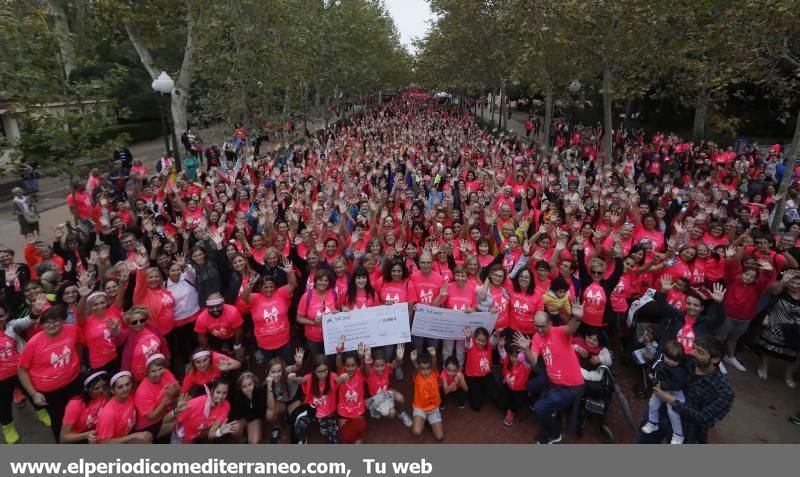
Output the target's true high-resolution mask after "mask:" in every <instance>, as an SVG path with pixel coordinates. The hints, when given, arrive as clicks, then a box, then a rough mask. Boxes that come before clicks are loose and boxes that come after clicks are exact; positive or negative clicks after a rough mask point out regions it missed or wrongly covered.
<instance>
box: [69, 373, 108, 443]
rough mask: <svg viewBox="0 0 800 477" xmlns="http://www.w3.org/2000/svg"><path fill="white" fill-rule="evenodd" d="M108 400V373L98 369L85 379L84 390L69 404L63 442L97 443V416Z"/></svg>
mask: <svg viewBox="0 0 800 477" xmlns="http://www.w3.org/2000/svg"><path fill="white" fill-rule="evenodd" d="M107 402H108V373H106V372H105V371H96V372H94V373H92V374H90V375H89V376H87V377H86V379H84V380H83V392H81V394H80V395H79V396H76V397H74V398H72V399H71V400H70V401H69V404H67V408H66V410H65V411H64V424H63V425H62V427H61V443H62V444H86V443H88V444H94V443H96V442H97V432H96V430H95V428H96V425H97V416H98V415H99V414H100V410H101V409H103V406H105V405H106V403H107Z"/></svg>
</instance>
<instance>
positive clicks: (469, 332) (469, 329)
mask: <svg viewBox="0 0 800 477" xmlns="http://www.w3.org/2000/svg"><path fill="white" fill-rule="evenodd" d="M464 337H465V338H467V340H471V339H472V327H470V326H465V327H464Z"/></svg>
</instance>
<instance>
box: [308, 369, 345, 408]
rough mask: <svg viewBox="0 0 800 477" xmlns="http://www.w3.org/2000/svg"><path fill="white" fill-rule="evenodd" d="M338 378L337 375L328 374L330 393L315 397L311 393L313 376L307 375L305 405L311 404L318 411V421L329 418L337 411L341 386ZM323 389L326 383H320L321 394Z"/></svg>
mask: <svg viewBox="0 0 800 477" xmlns="http://www.w3.org/2000/svg"><path fill="white" fill-rule="evenodd" d="M336 378H337V376H336V373H328V380H329V381H330V387H329V388H328V393H327V394H323V395H321V396H314V395H313V394H312V393H311V375H310V374H306V375H305V380H306V381H305V382H304V383H303V394H304V395H305V397H306V400H305V403H306V404H310V405H311V407H313V408H314V409H316V410H317V412H316V416H317V419H322V418H323V417H328V416H330V415H331V414H333V412H334V411H336V392H337V390H338V388H339V385H338V384H337V383H336ZM323 389H324V383H319V392H322V391H323Z"/></svg>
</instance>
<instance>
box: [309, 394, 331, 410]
mask: <svg viewBox="0 0 800 477" xmlns="http://www.w3.org/2000/svg"><path fill="white" fill-rule="evenodd" d="M327 402H328V395H327V394H326V395H324V396H319V397H314V399H313V401H311V407H313V408H318V407H325V404H327Z"/></svg>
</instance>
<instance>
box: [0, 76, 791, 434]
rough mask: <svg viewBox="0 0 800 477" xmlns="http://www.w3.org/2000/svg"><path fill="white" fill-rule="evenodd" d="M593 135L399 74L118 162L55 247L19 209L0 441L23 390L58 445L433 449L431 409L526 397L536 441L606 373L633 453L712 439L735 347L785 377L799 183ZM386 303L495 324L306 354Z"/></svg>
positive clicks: (591, 394)
mask: <svg viewBox="0 0 800 477" xmlns="http://www.w3.org/2000/svg"><path fill="white" fill-rule="evenodd" d="M603 134H604V132H603V131H602V130H598V129H597V128H594V129H590V128H581V127H575V126H572V125H566V124H558V125H557V127H556V133H555V138H554V139H553V140H552V141H551V142H552V146H553V147H552V148H546V147H545V148H542V147H539V146H538V145H537V144H536V143H535V142H533V143H528V142H527V141H523V139H522V138H519V137H515V136H508V135H504V134H499V135H494V134H491V133H490V132H487V131H484V130H482V129H481V128H480V127H479V126H478V124H477V123H476V120H475V119H474V118H473V116H471V115H470V114H468V113H464V112H460V111H459V109H458V108H454V107H452V106H447V105H441V104H438V103H437V102H436V101H434V100H433V99H432V98H431V97H430V96H429V95H427V94H426V93H425V92H423V91H419V90H414V89H411V90H407V91H406V92H404V93H403V94H402V95H401V96H399V97H397V98H395V99H393V100H392V101H390V102H387V103H385V104H383V105H381V106H379V107H376V108H374V109H372V110H369V111H365V112H363V114H360V115H358V116H355V117H354V118H353V120H352V123H349V124H344V125H339V126H336V127H333V128H328V129H323V130H321V131H320V132H319V133H317V134H315V135H313V136H312V137H311V138H310V139H308V140H307V141H305V142H304V143H298V144H293V145H289V144H273V147H271V148H263V147H261V142H262V136H264V135H265V133H263V132H260V133H258V134H257V135H254V138H253V141H252V142H250V141H248V140H247V134H246V131H245V129H244V128H243V127H238V128H237V130H236V133H235V134H234V138H233V139H232V140H231V141H230V147H228V146H226V147H224V148H223V149H224V151H220V150H219V149H218V148H212V147H209V148H206V149H205V150H203V148H202V147H200V148H196V143H193V142H186V147H187V149H191V150H195V152H196V154H193V155H191V157H193V158H194V159H195V160H196V163H195V161H191V164H190V165H191V166H192V167H186V168H183V171H181V172H180V173H179V172H178V171H177V169H176V167H175V161H174V160H173V159H172V158H171V157H170V156H168V155H167V156H164V157H162V158H161V159H160V160H159V162H158V164H157V165H156V168H155V169H156V170H154V171H153V170H150V169H149V168H148V167H147V166H145V165H144V164H143V161H142V160H141V159H140V158H135V159H134V158H133V155H132V154H131V153H130V151H128V150H121V151H119V152H118V154H117V155H116V156H115V157H116V161H115V163H114V165H113V167H112V169H111V171H110V172H109V173H107V174H101V173H100V172H99V171H97V170H95V171H92V173H91V174H90V175H89V177H88V178H87V179H86V180H83V181H80V182H78V183H76V184H75V185H74V189H73V191H72V192H70V193H69V195H68V197H67V199H66V201H67V204H68V206H69V210H70V212H71V215H72V217H70V218H69V220H65V222H64V223H62V224H59V225H58V226H57V227H56V228H55V231H54V236H53V240H52V241H44V240H41V238H40V237H39V234H38V227H37V228H36V229H32V227H30V226H28V225H29V224H28V223H27V221H26V222H24V223H23V221H22V220H21V221H20V225H21V229H22V230H21V232H22V233H23V234H25V236H26V242H27V244H26V246H25V249H24V251H15V250H0V274H2V277H3V284H4V289H3V294H2V305H1V306H0V330H2V331H1V332H0V424H2V430H3V435H4V437H5V440H6V442H8V443H13V442H17V441H19V440H20V436H19V433H18V430H17V428H16V427H15V423H14V419H13V416H14V412H13V407H14V406H15V405H19V404H21V403H25V402H28V403H29V405H31V406H33V407H34V408H35V410H36V416H37V417H38V421H39V422H40V423H41V424H42V425H44V426H47V427H50V428H51V429H52V433H53V437H54V438H55V440H56V441H57V442H61V443H192V442H214V441H220V442H249V443H259V442H273V443H275V442H280V441H281V440H282V439H281V437H282V435H283V433H284V432H286V431H287V430H288V434H289V440H290V441H291V442H293V443H305V442H308V439H309V434H310V430H311V429H312V428H318V430H319V433H320V434H321V435H322V436H323V438H324V439H325V440H327V441H328V442H330V443H339V442H342V443H360V442H369V433H368V432H367V428H368V424H369V423H370V422H371V421H374V420H376V419H397V420H398V421H399V422H401V423H402V424H403V425H404V426H406V427H408V428H409V432H410V433H412V434H413V435H422V434H423V433H426V432H431V433H432V434H433V436H434V437H435V439H436V440H443V439H445V427H446V426H445V423H444V419H443V415H442V413H441V412H440V411H441V409H443V408H444V407H445V406H446V405H450V403H452V404H454V405H456V406H458V407H466V406H467V405H468V406H469V408H470V410H469V411H465V412H481V410H482V409H484V408H485V407H487V406H488V405H493V406H497V407H499V408H500V409H501V410H502V411H503V424H504V425H506V426H512V425H515V424H514V423H515V416H516V415H517V414H518V413H520V412H527V411H526V408H528V407H530V409H531V411H532V412H533V414H534V415H535V416H536V418H535V419H533V420H531V421H529V422H535V423H536V426H535V428H536V429H537V433H536V435H535V440H536V442H539V443H555V442H560V441H561V440H562V438H563V437H564V435H565V433H566V432H567V431H568V430H565V429H562V424H561V419H560V418H559V415H561V414H563V415H565V416H566V415H568V414H574V413H576V412H577V409H578V408H579V407H580V406H582V405H583V403H584V402H585V401H586V400H587V399H588V400H591V399H592V398H598V396H599V397H600V398H602V397H603V394H604V393H607V386H604V385H603V384H602V383H603V381H604V380H607V379H611V378H612V377H613V375H614V374H616V373H617V372H619V370H618V368H619V367H620V366H630V367H636V366H639V367H642V368H643V369H644V370H645V375H646V376H647V377H648V388H651V389H652V397H650V401H649V406H648V412H647V413H646V415H644V416H643V417H642V422H641V429H640V432H639V436H638V438H637V442H663V441H664V440H666V441H668V442H671V443H673V444H680V443H683V442H686V443H698V442H700V443H703V442H707V440H708V431H709V430H710V429H712V428H713V427H714V425H715V424H716V423H717V422H719V421H720V420H721V419H723V418H724V417H725V416H726V415H727V414H728V413H729V412H730V410H731V407H732V404H733V400H734V391H733V389H732V387H731V385H730V384H729V383H728V380H727V377H726V374H725V373H727V372H746V369H745V366H744V365H743V364H742V362H741V361H740V360H739V358H737V352H741V348H742V346H743V345H745V344H747V345H748V346H749V347H751V348H752V349H754V350H756V351H757V352H758V354H759V356H760V362H759V363H758V366H757V373H758V376H759V377H761V378H762V379H767V374H768V371H769V368H768V365H769V364H770V362H771V361H775V360H776V359H777V360H781V361H784V362H785V363H786V364H785V366H784V372H785V376H784V378H785V383H786V386H788V387H789V388H795V387H796V381H795V379H794V373H795V371H796V370H797V365H798V357H800V272H798V270H797V268H798V260H800V248H798V244H800V241H799V240H800V219H798V216H797V211H796V205H797V204H798V191H797V190H796V188H795V186H796V181H795V180H793V181H792V187H791V188H790V190H789V192H788V200H787V213H786V214H785V215H784V217H775V216H774V208H775V205H776V203H777V202H778V201H779V200H780V198H781V197H780V196H779V194H777V193H776V190H777V188H778V183H779V181H780V180H781V177H782V176H783V175H785V174H793V175H794V174H797V173H798V171H796V170H795V171H792V170H788V169H787V168H786V166H785V161H784V160H783V156H782V153H781V151H780V150H779V149H778V150H776V149H772V150H771V151H770V153H769V155H768V156H763V155H761V154H759V151H758V150H757V149H753V150H748V151H746V152H744V153H741V154H736V153H735V152H733V151H732V150H731V149H730V148H728V149H721V148H718V147H717V146H715V145H713V144H710V143H703V144H700V145H696V144H691V143H687V142H685V141H683V140H681V139H679V138H677V137H675V136H674V135H665V134H662V133H657V134H655V135H654V136H652V137H650V138H647V137H645V135H644V133H637V134H622V133H617V134H615V136H614V143H615V147H614V154H615V155H614V157H613V158H608V160H605V159H606V158H603V157H602V152H600V151H601V150H602V148H600V147H598V146H599V144H600V141H601V140H602V137H603ZM201 152H202V154H201ZM19 207H20V211H21V212H22V213H24V207H23V205H20V206H19ZM65 219H67V218H66V217H65ZM773 220H777V221H779V222H781V223H782V229H783V232H782V233H780V234H779V235H778V236H776V235H774V234H772V233H771V232H770V224H771V222H772V221H773ZM23 225H25V226H23ZM19 252H22V253H19ZM19 255H22V257H19ZM396 303H408V310H409V316H410V317H411V319H412V320H413V317H414V311H415V307H416V305H417V304H425V305H432V306H437V307H445V308H448V309H451V310H458V311H464V312H471V311H488V312H491V313H494V314H496V316H497V319H496V322H495V326H494V329H484V328H478V329H470V328H469V327H465V329H464V336H463V339H455V340H443V341H440V340H432V339H428V338H423V337H419V336H412V340H411V342H409V343H397V344H396V345H392V346H386V347H380V348H371V349H370V348H369V347H366V346H364V345H363V344H358V346H357V350H356V351H353V352H347V353H344V352H342V351H343V350H344V349H345V344H346V343H349V339H348V337H347V336H342V337H337V339H338V343H339V346H338V348H337V353H336V354H335V355H326V354H325V348H324V345H323V338H324V337H323V328H322V326H321V321H322V318H323V317H324V316H326V315H327V314H330V313H336V312H337V311H345V310H353V309H360V308H368V307H374V306H381V305H386V304H396ZM350 344H355V343H350ZM352 347H353V346H351V348H352ZM634 357H635V358H636V359H633V358H634ZM725 367H727V368H728V369H727V370H726V369H725ZM731 370H732V371H731ZM409 373H410V374H409ZM407 375H408V377H407ZM406 379H408V380H410V381H411V391H410V392H408V391H407V392H405V395H404V393H402V392H400V391H399V390H398V383H399V382H401V381H403V380H406ZM15 403H16V404H15ZM587 405H588V404H587ZM516 425H528V424H527V423H526V424H519V423H517V424H516ZM428 429H430V430H429V431H428Z"/></svg>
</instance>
